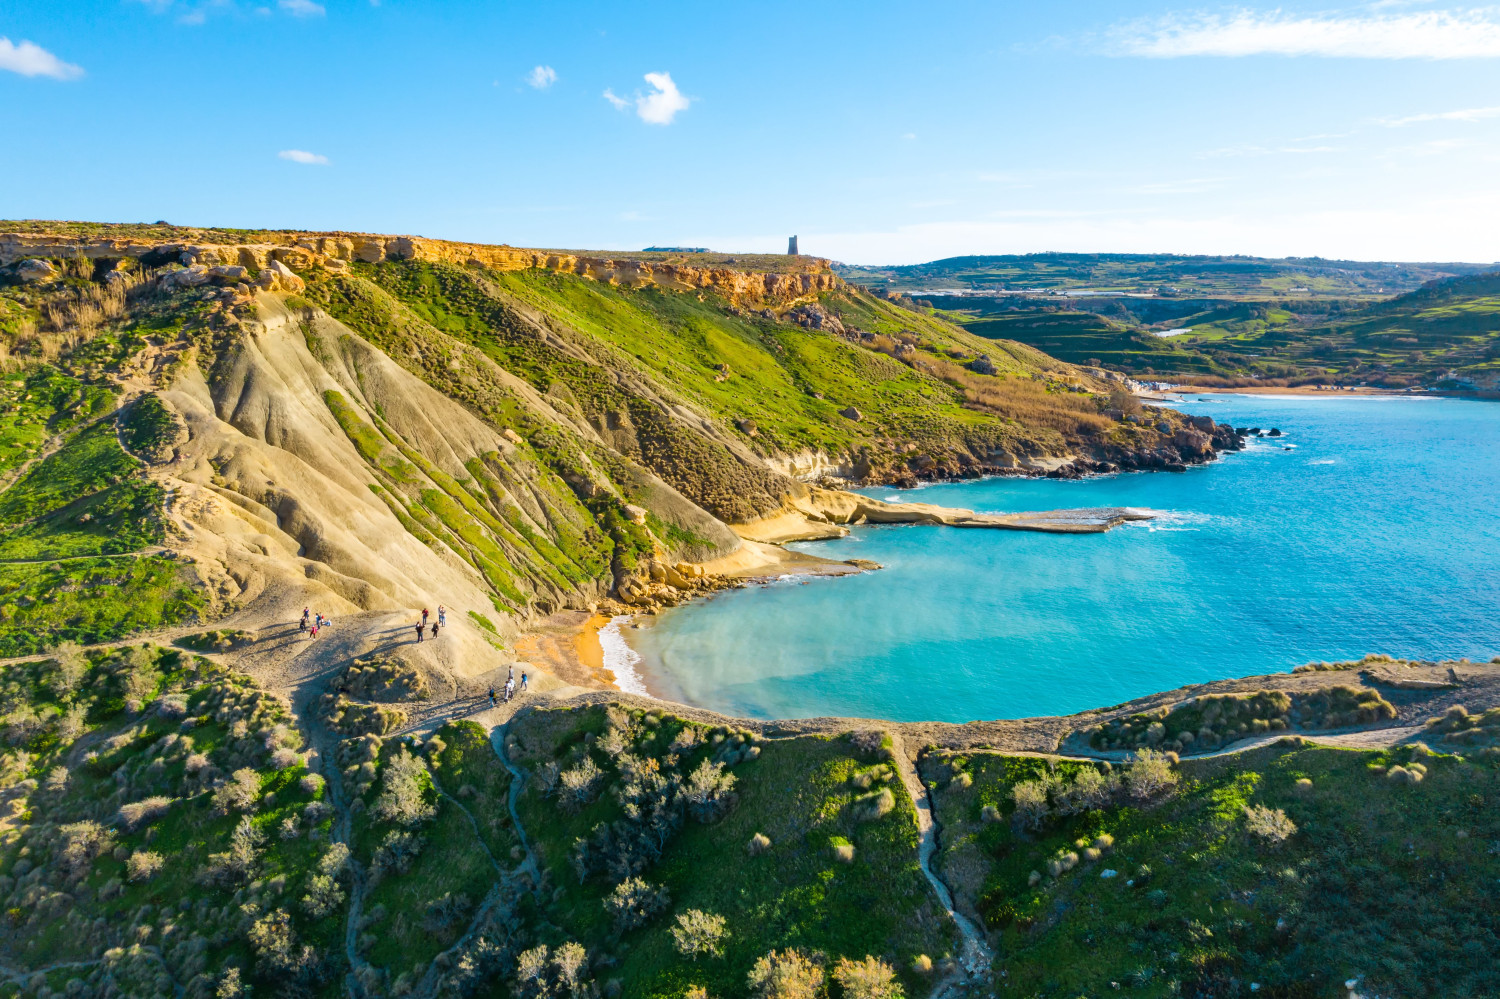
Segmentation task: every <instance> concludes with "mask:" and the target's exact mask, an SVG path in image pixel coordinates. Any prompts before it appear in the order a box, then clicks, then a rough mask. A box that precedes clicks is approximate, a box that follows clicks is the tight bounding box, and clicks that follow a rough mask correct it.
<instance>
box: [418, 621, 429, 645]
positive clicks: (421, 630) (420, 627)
mask: <svg viewBox="0 0 1500 999" xmlns="http://www.w3.org/2000/svg"><path fill="white" fill-rule="evenodd" d="M426 633H427V629H426V628H424V627H422V626H421V625H420V624H419V625H417V641H419V642H420V641H421V640H422V636H423V635H424V634H426Z"/></svg>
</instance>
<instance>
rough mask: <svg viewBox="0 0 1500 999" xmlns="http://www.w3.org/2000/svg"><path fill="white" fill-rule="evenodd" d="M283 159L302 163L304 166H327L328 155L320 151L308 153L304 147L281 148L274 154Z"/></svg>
mask: <svg viewBox="0 0 1500 999" xmlns="http://www.w3.org/2000/svg"><path fill="white" fill-rule="evenodd" d="M276 155H277V156H279V157H281V158H282V159H284V160H290V161H292V162H293V163H302V164H304V165H306V166H327V165H328V157H327V156H324V155H322V154H321V153H310V152H308V151H307V150H306V149H283V150H282V151H281V152H279V153H277V154H276Z"/></svg>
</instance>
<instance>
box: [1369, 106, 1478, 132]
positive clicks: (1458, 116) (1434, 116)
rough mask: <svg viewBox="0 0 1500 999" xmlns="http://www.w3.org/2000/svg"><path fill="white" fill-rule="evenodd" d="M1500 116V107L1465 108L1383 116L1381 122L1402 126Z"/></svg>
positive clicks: (1392, 126)
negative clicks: (1393, 116) (1404, 115)
mask: <svg viewBox="0 0 1500 999" xmlns="http://www.w3.org/2000/svg"><path fill="white" fill-rule="evenodd" d="M1497 117H1500V108H1465V109H1464V110H1462V111H1436V112H1432V113H1430V114H1410V115H1407V116H1406V117H1404V118H1382V119H1380V124H1382V125H1384V126H1385V127H1387V128H1401V127H1403V126H1405V125H1415V124H1417V123H1418V122H1423V121H1482V120H1484V119H1485V118H1497Z"/></svg>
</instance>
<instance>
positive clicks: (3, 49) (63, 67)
mask: <svg viewBox="0 0 1500 999" xmlns="http://www.w3.org/2000/svg"><path fill="white" fill-rule="evenodd" d="M0 70H5V71H7V72H11V73H20V74H21V75H22V76H50V77H51V78H52V79H54V80H76V79H78V77H80V76H82V75H83V67H82V66H75V65H73V64H72V63H70V62H63V61H62V60H61V59H59V58H58V57H57V56H55V55H53V54H52V53H51V52H48V51H47V50H46V49H44V48H42V47H41V46H40V45H38V44H36V43H35V42H27V41H22V42H21V44H19V45H17V44H15V43H14V42H12V41H11V40H10V39H9V38H4V37H0Z"/></svg>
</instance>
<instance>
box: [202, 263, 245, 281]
mask: <svg viewBox="0 0 1500 999" xmlns="http://www.w3.org/2000/svg"><path fill="white" fill-rule="evenodd" d="M249 273H250V272H249V271H247V270H246V269H245V268H243V267H241V266H240V265H239V264H220V265H219V266H218V267H210V268H209V269H208V276H209V277H211V278H214V279H215V280H218V281H224V282H226V283H227V282H230V281H242V280H244V278H245V275H247V274H249Z"/></svg>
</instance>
